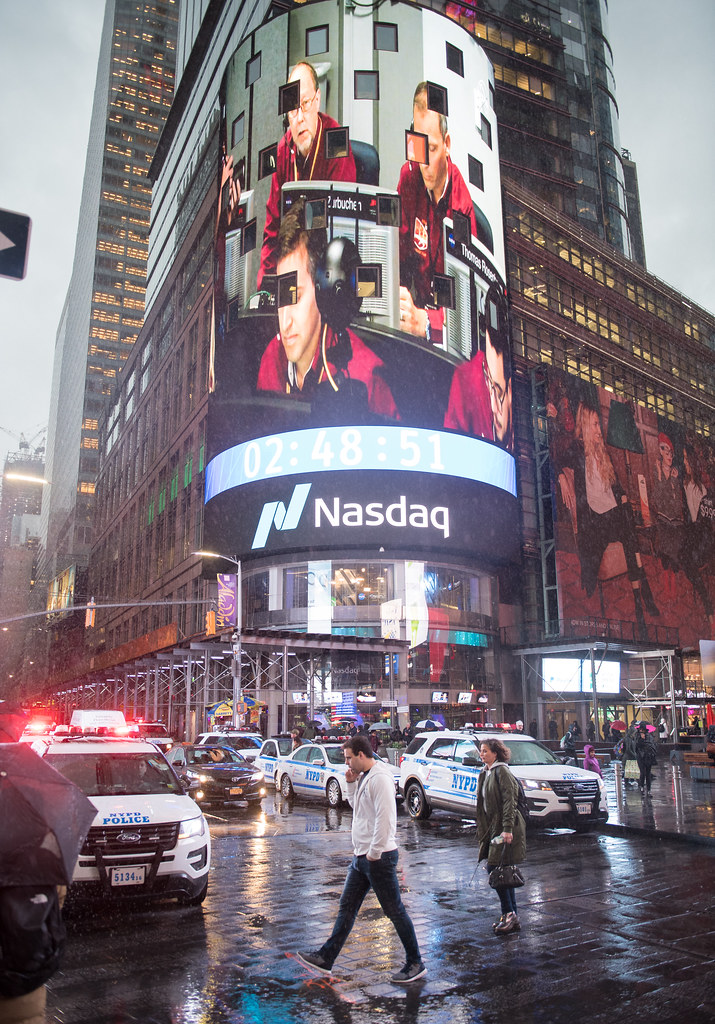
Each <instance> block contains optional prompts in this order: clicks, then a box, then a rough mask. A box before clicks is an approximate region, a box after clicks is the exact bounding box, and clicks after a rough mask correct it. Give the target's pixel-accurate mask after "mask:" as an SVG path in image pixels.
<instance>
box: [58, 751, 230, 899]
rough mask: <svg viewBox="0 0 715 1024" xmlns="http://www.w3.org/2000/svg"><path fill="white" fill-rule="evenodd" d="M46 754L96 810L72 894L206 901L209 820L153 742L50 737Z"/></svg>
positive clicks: (209, 839) (77, 895) (209, 853)
mask: <svg viewBox="0 0 715 1024" xmlns="http://www.w3.org/2000/svg"><path fill="white" fill-rule="evenodd" d="M44 756H45V759H46V760H47V761H48V762H49V763H50V764H51V765H52V766H53V768H56V769H57V771H58V772H61V773H62V775H65V776H66V777H67V778H68V779H70V780H71V781H72V782H74V783H75V785H77V786H79V788H80V789H81V790H83V791H84V793H85V794H86V795H87V796H88V797H89V799H90V800H91V802H92V803H93V804H94V806H95V808H96V810H97V814H96V817H95V819H94V822H93V823H92V827H91V828H90V830H89V834H88V835H87V838H86V839H85V842H84V844H83V846H82V849H81V850H80V853H79V857H78V859H77V864H76V866H75V870H74V874H73V876H72V885H71V888H70V895H71V896H73V897H75V898H78V897H79V898H81V897H88V898H93V897H98V898H100V899H115V898H126V897H140V898H143V899H150V898H154V897H172V898H175V899H178V901H179V902H180V903H183V904H186V905H189V906H194V905H198V904H200V903H202V902H203V900H204V898H205V896H206V892H207V889H208V878H209V867H210V864H211V837H210V835H209V830H208V826H207V824H206V820H205V818H204V815H203V813H202V811H201V808H200V807H198V806H197V804H196V803H195V802H194V801H193V800H192V799H191V797H190V796H187V794H186V791H185V788H184V787H183V786H182V784H181V782H180V781H179V779H178V777H177V775H176V773H175V772H174V770H173V769H172V768H171V767H170V765H169V764H168V762H167V760H166V758H165V757H164V755H163V754H162V753H161V751H159V750H157V748H156V747H155V746H154V744H153V743H148V742H145V741H143V740H134V739H115V738H104V737H97V736H79V737H68V738H67V739H66V740H58V741H53V742H51V743H50V744H49V746H48V748H47V750H46V752H45V755H44Z"/></svg>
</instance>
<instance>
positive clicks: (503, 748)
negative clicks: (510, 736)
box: [479, 736, 511, 764]
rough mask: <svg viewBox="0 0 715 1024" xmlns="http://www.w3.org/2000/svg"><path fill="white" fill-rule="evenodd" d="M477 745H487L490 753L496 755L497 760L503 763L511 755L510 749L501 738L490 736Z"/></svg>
mask: <svg viewBox="0 0 715 1024" xmlns="http://www.w3.org/2000/svg"><path fill="white" fill-rule="evenodd" d="M479 746H480V747H481V746H484V747H489V749H490V750H491V752H492V754H496V755H497V761H503V762H504V763H505V764H506V762H507V761H508V760H509V759H510V757H511V750H509V748H508V747H507V745H506V744H505V743H502V741H501V740H497V739H494V738H492V737H491V736H490V737H488V738H487V739H485V740H482V741H481V743H480V744H479Z"/></svg>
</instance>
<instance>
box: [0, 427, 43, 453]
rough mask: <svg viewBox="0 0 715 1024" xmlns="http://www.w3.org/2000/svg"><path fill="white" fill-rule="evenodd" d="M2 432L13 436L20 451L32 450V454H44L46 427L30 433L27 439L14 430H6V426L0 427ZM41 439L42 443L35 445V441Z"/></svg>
mask: <svg viewBox="0 0 715 1024" xmlns="http://www.w3.org/2000/svg"><path fill="white" fill-rule="evenodd" d="M0 430H2V431H3V432H4V433H6V434H9V435H10V437H14V438H15V440H16V441H17V447H18V450H19V451H21V452H29V451H32V453H33V455H44V454H45V439H46V437H47V427H42V428H41V429H40V430H38V431H37V432H36V433H35V434H33V435H32V437H31V438H30V440H29V441H28V440H27V438H26V437H25V435H24V434H16V433H15V431H14V430H8V428H7V427H0ZM40 438H41V439H42V443H41V444H38V445H36V446H35V447H34V448H33V445H35V442H36V441H38V440H39V439H40Z"/></svg>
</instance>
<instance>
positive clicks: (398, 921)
mask: <svg viewBox="0 0 715 1024" xmlns="http://www.w3.org/2000/svg"><path fill="white" fill-rule="evenodd" d="M397 858H398V853H397V850H389V851H388V852H387V853H383V854H382V856H381V857H380V859H379V860H373V861H369V860H368V859H367V857H366V856H365V855H364V854H363V855H362V856H360V857H353V859H352V861H351V863H350V867H349V869H348V876H347V878H346V879H345V885H344V886H343V893H342V896H341V897H340V907H339V909H338V916H337V919H336V921H335V925H334V926H333V933H332V935H331V936H330V938H329V939H328V940H327V942H325V943H324V945H323V946H322V948H321V949H320V950H319V953H320V955H321V956H322V957H323V959H324V960H326V961H327V962H328V963H329V964H330V966H332V965H333V963H334V962H335V960H336V959H337V956H338V953H339V952H340V950H341V949H342V948H343V946H344V944H345V940H346V939H347V937H348V935H349V934H350V932H351V930H352V926H353V925H354V924H355V918H356V917H357V915H358V911H359V910H360V907H361V906H362V902H363V900H364V899H365V897H366V896H367V894H368V892H369V891H370V889H373V890H374V892H375V895H376V896H377V899H378V902H379V904H380V906H381V907H382V909H383V912H384V914H385V916H386V917H388V918H389V919H390V920H391V921H392V923H393V925H394V926H395V931H396V932H397V934H398V935H399V937H400V941H401V942H402V945H403V946H404V947H405V955H406V959H407V963H408V964H418V963H420V962H421V959H422V958H421V956H420V947H419V946H418V944H417V936H416V935H415V929H414V925H413V924H412V921H411V919H410V916H409V914H408V913H407V910H406V909H405V905H404V903H403V902H402V897H401V896H400V885H399V882H398V881H397V871H396V870H395V869H396V868H397Z"/></svg>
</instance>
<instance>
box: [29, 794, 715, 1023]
mask: <svg viewBox="0 0 715 1024" xmlns="http://www.w3.org/2000/svg"><path fill="white" fill-rule="evenodd" d="M631 799H632V798H631V795H630V794H628V796H627V798H626V803H627V804H628V805H629V804H630V801H631ZM638 799H639V800H640V796H638ZM263 808H264V809H263V811H261V812H260V813H252V814H238V813H237V814H233V813H232V814H231V815H225V814H222V815H220V816H216V817H213V818H212V819H211V831H212V836H213V840H214V863H213V866H212V872H211V882H210V887H209V895H208V898H207V900H206V902H205V904H204V906H203V908H202V909H188V908H179V907H177V906H175V905H172V904H169V903H165V904H159V905H158V906H156V907H154V908H150V909H139V910H131V909H123V910H121V911H119V912H117V911H112V912H111V913H108V912H106V911H100V912H95V913H91V914H85V915H82V916H78V917H76V918H74V919H73V920H71V921H70V925H69V943H68V949H67V953H66V956H65V960H64V963H63V968H62V970H61V972H58V974H57V975H56V976H55V977H54V978H53V979H52V981H51V983H50V986H49V989H50V991H49V1001H48V1018H47V1019H48V1020H49V1021H53V1022H57V1024H60V1022H62V1024H127V1022H130V1021H131V1022H133V1021H140V1022H154V1021H156V1022H161V1024H165V1022H166V1024H169V1022H172V1024H227V1022H241V1024H259V1022H264V1021H265V1022H268V1021H270V1022H271V1024H284V1022H285V1024H288V1022H290V1024H303V1022H305V1024H308V1022H310V1024H329V1022H337V1024H353V1022H354V1024H377V1022H389V1024H393V1022H394V1024H402V1022H404V1024H408V1022H409V1024H441V1022H443V1021H444V1022H445V1024H477V1022H479V1024H482V1022H484V1024H492V1022H493V1024H497V1022H498V1024H502V1022H509V1024H526V1022H534V1021H539V1022H544V1024H562V1022H563V1024H574V1021H575V1020H578V1021H579V1024H583V1022H598V1024H601V1022H603V1024H606V1022H607V1024H613V1021H614V1020H619V1019H623V1018H624V1017H625V1016H627V1018H628V1020H629V1024H631V1021H652V1020H655V1019H657V1020H659V1021H662V1022H664V1024H667V1022H669V1021H674V1020H681V1019H682V1020H686V1019H687V1021H688V1024H701V1022H702V1024H704V1022H705V1021H708V1022H710V1021H711V1020H712V1014H711V1012H710V1007H711V1006H712V1004H713V1001H714V1000H715V928H713V910H714V909H715V899H714V897H713V887H712V877H713V868H714V867H715V847H712V848H711V847H707V846H694V845H691V844H689V843H687V842H684V841H682V840H680V841H672V840H669V839H658V838H656V837H655V836H652V837H651V836H648V835H646V834H637V835H631V834H628V833H626V832H624V833H623V834H622V835H599V834H596V833H590V834H585V835H577V834H575V833H572V832H571V831H569V830H560V831H555V832H554V833H552V834H538V833H536V834H531V835H530V839H529V851H528V858H527V862H526V864H525V874H526V878H527V884H526V886H525V887H524V888H523V889H520V890H519V891H518V893H517V902H518V904H519V916H520V919H521V922H522V931H521V932H519V933H515V934H512V935H508V936H504V937H497V936H494V935H493V933H492V929H491V923H492V922H493V921H494V920H495V919H496V917H498V901H497V900H496V897H495V894H494V892H493V890H491V889H490V888H489V887H488V885H487V881H486V872H485V871H484V870H483V868H482V867H481V866H480V867H479V869H478V870H476V869H477V865H476V862H475V853H476V846H475V830H474V825H473V823H472V822H464V821H461V820H459V819H457V818H451V817H449V816H448V815H445V814H441V813H439V812H438V813H435V814H434V815H433V816H432V818H430V819H429V820H428V821H424V822H414V821H412V820H410V819H409V817H407V816H406V815H405V813H404V811H401V812H400V813H399V815H398V822H399V824H398V832H399V836H398V838H399V841H400V846H401V854H400V866H399V869H398V870H399V876H400V882H401V885H402V887H403V891H404V898H405V902H406V904H407V906H408V908H409V910H410V913H411V915H412V917H413V920H414V922H415V927H416V929H417V933H418V937H419V940H420V943H421V946H422V949H423V954H424V958H425V961H426V962H427V964H428V968H429V970H428V975H427V977H426V979H425V981H424V982H418V983H417V984H415V985H414V986H412V987H410V988H407V989H406V990H405V989H401V988H398V987H397V986H394V985H391V984H390V983H389V980H388V979H389V975H390V973H391V972H392V971H393V970H394V969H395V968H396V967H398V966H401V964H402V949H401V947H400V944H399V940H398V939H397V938H396V936H395V934H394V931H393V929H392V927H391V925H390V924H389V922H388V921H386V919H385V918H384V917H383V915H382V913H381V911H380V908H379V907H378V905H377V903H376V901H375V900H374V898H373V897H372V896H371V895H369V896H368V898H367V899H366V901H365V904H364V906H363V909H362V911H361V913H360V916H359V917H358V921H357V924H356V926H355V928H354V930H353V933H352V935H351V936H350V939H349V940H348V943H347V944H346V947H345V949H344V950H343V953H342V954H341V956H340V958H339V959H338V961H337V963H336V972H337V980H334V979H325V978H324V977H322V976H320V977H316V976H311V974H310V973H309V972H308V971H307V970H306V969H304V968H303V967H302V966H300V965H299V964H298V963H296V961H295V960H294V959H293V958H292V957H291V955H290V954H292V953H294V952H295V951H296V950H299V949H303V950H304V949H308V950H310V949H315V948H317V947H318V946H319V945H320V944H321V942H322V941H323V939H324V938H325V937H326V936H327V934H328V932H329V930H330V927H331V926H332V922H333V920H334V917H335V914H336V911H337V902H338V899H339V896H340V892H341V890H342V885H343V880H344V877H345V871H346V867H347V864H348V862H349V858H350V854H351V850H350V822H351V815H350V811H349V810H337V809H333V808H327V807H323V806H322V805H320V804H318V803H300V802H299V801H296V802H295V804H293V803H288V802H287V801H283V800H282V798H280V797H276V798H275V799H274V798H273V797H272V796H271V797H269V798H267V799H265V800H264V801H263ZM643 813H644V815H646V814H647V812H646V811H644V812H643ZM652 813H653V814H654V816H657V814H659V813H660V812H659V811H657V809H656V808H655V807H654V810H653V812H652Z"/></svg>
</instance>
